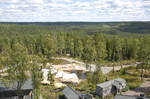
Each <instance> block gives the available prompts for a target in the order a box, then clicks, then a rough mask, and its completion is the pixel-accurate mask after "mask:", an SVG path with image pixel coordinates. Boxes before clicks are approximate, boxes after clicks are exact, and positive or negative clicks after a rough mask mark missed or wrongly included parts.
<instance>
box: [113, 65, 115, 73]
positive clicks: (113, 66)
mask: <svg viewBox="0 0 150 99" xmlns="http://www.w3.org/2000/svg"><path fill="white" fill-rule="evenodd" d="M114 72H115V65H114V63H113V73H114Z"/></svg>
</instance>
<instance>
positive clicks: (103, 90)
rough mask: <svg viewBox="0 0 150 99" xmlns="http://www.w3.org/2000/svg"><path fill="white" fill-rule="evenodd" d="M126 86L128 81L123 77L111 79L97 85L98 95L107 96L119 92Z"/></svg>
mask: <svg viewBox="0 0 150 99" xmlns="http://www.w3.org/2000/svg"><path fill="white" fill-rule="evenodd" d="M125 87H126V81H125V80H124V79H121V78H117V79H114V80H110V81H107V82H104V83H101V84H97V85H96V95H98V96H99V97H102V98H103V97H105V96H108V95H110V94H117V93H118V92H120V91H121V90H122V89H123V88H125Z"/></svg>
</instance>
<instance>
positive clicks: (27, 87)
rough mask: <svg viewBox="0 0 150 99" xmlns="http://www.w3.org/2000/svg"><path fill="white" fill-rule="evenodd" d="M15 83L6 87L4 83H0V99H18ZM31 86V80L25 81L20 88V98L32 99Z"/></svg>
mask: <svg viewBox="0 0 150 99" xmlns="http://www.w3.org/2000/svg"><path fill="white" fill-rule="evenodd" d="M16 87H17V83H13V84H10V86H9V87H6V86H5V84H4V83H2V82H1V81H0V99H18V90H17V88H16ZM32 92H33V86H32V79H27V80H26V81H25V83H24V85H23V86H22V88H21V94H22V95H21V97H22V98H23V99H33V93H32Z"/></svg>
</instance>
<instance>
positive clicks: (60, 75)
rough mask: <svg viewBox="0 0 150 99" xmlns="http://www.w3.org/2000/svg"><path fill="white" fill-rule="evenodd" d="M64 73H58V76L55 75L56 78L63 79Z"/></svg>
mask: <svg viewBox="0 0 150 99" xmlns="http://www.w3.org/2000/svg"><path fill="white" fill-rule="evenodd" d="M63 74H64V72H63V71H58V72H57V74H56V75H55V78H62V77H63Z"/></svg>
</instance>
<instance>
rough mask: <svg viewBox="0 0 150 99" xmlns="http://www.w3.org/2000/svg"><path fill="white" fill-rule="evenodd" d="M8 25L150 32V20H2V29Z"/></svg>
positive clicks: (83, 30) (56, 28)
mask: <svg viewBox="0 0 150 99" xmlns="http://www.w3.org/2000/svg"><path fill="white" fill-rule="evenodd" d="M6 27H8V28H13V30H21V31H22V29H25V30H28V31H29V30H30V32H31V31H32V33H33V32H36V33H37V32H38V31H39V30H38V29H40V31H42V32H43V31H46V30H48V31H51V32H53V31H61V32H82V33H87V34H94V33H107V34H135V33H136V34H137V33H139V34H149V33H150V22H0V30H2V29H5V28H6ZM8 28H7V29H8ZM11 31H12V30H11ZM0 33H2V32H0ZM44 33H45V32H44Z"/></svg>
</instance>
